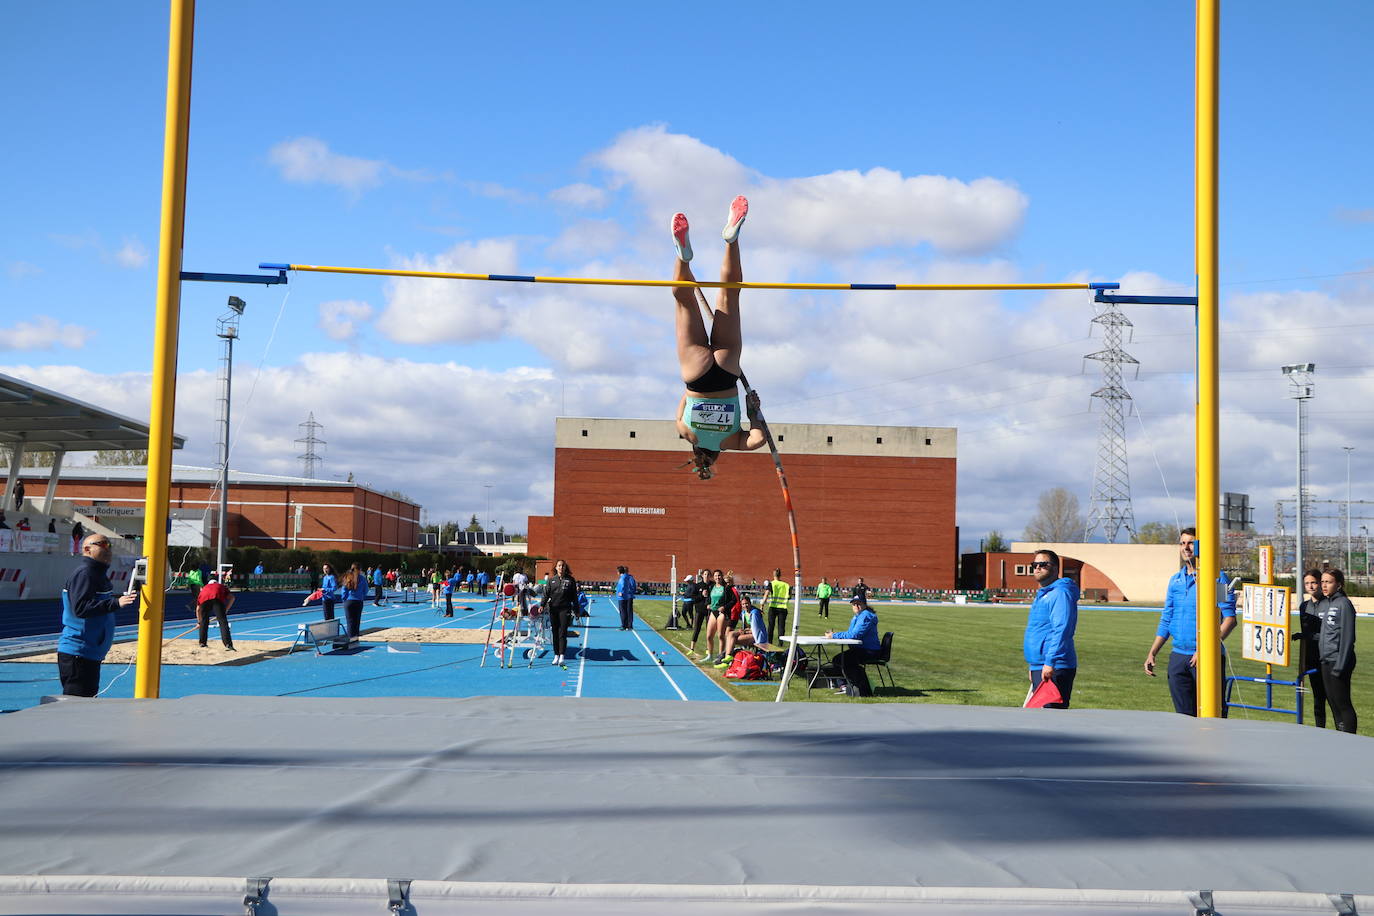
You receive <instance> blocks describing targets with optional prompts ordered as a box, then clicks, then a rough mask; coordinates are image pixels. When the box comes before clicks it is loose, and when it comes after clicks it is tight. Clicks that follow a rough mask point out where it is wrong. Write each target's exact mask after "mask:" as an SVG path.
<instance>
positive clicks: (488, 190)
mask: <svg viewBox="0 0 1374 916" xmlns="http://www.w3.org/2000/svg"><path fill="white" fill-rule="evenodd" d="M463 186H464V187H466V188H467V189H468V190H469V191H471V192H472V193H473V194H476V195H477V196H478V197H486V198H489V199H491V200H509V201H511V202H512V203H517V204H529V203H534V202H535V201H537V200H538V199H539V198H538V197H537V196H535V195H534V194H531V193H530V192H529V191H522V190H520V189H519V188H511V187H507V186H506V185H503V184H498V183H496V182H494V181H466V182H464V183H463Z"/></svg>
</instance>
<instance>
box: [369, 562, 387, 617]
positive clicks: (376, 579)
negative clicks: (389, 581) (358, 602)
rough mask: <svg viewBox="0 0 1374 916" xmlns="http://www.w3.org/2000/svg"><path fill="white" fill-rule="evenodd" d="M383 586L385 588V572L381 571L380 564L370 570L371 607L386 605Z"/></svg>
mask: <svg viewBox="0 0 1374 916" xmlns="http://www.w3.org/2000/svg"><path fill="white" fill-rule="evenodd" d="M385 588H386V574H385V573H383V572H382V568H381V567H380V566H378V567H376V568H375V569H373V570H372V591H373V595H372V606H373V607H385V606H386V593H385Z"/></svg>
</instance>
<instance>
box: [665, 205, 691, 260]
mask: <svg viewBox="0 0 1374 916" xmlns="http://www.w3.org/2000/svg"><path fill="white" fill-rule="evenodd" d="M669 227H670V228H671V229H672V231H673V246H674V247H675V248H677V256H678V260H681V261H690V260H692V243H691V241H690V240H689V239H688V238H687V214H686V213H674V214H673V219H672V222H671V223H669Z"/></svg>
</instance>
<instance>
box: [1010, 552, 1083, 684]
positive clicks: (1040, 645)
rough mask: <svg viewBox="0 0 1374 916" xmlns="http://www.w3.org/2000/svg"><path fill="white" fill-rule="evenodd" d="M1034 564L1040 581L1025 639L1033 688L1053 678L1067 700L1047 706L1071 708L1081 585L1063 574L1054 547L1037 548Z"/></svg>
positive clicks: (1036, 576) (1032, 571)
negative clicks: (1048, 548) (1046, 548)
mask: <svg viewBox="0 0 1374 916" xmlns="http://www.w3.org/2000/svg"><path fill="white" fill-rule="evenodd" d="M1030 566H1031V575H1033V576H1035V581H1036V582H1039V583H1040V589H1039V591H1037V592H1036V593H1035V600H1034V601H1032V602H1031V609H1030V616H1029V617H1028V618H1027V619H1026V634H1025V636H1024V637H1023V639H1022V641H1021V649H1022V651H1023V652H1024V653H1025V656H1026V664H1027V665H1028V666H1029V668H1030V682H1031V689H1032V690H1034V689H1035V688H1036V687H1039V686H1040V682H1041V681H1044V680H1048V681H1050V683H1052V684H1054V686H1055V687H1056V688H1058V690H1059V695H1060V696H1061V697H1063V698H1064V700H1063V702H1062V703H1046V704H1045V707H1046V708H1047V709H1068V708H1069V696H1070V695H1071V694H1072V693H1073V679H1074V677H1075V676H1076V675H1077V674H1078V655H1077V654H1076V653H1075V652H1074V650H1073V631H1074V630H1075V629H1076V628H1077V626H1078V584H1077V583H1076V582H1074V581H1073V580H1072V579H1070V578H1068V577H1067V576H1062V575H1060V573H1061V572H1063V563H1062V562H1061V561H1060V559H1059V554H1057V553H1055V552H1054V551H1053V550H1037V551H1036V552H1035V557H1034V558H1033V559H1032V560H1031V564H1030Z"/></svg>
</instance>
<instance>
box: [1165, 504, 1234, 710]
mask: <svg viewBox="0 0 1374 916" xmlns="http://www.w3.org/2000/svg"><path fill="white" fill-rule="evenodd" d="M1196 543H1197V531H1196V530H1195V529H1193V528H1184V529H1183V530H1182V531H1181V532H1179V535H1178V558H1179V564H1180V566H1181V568H1180V569H1179V571H1178V572H1176V573H1174V575H1173V577H1172V578H1170V579H1169V590H1168V592H1167V593H1166V594H1165V598H1164V610H1163V612H1161V613H1160V615H1159V628H1158V629H1157V630H1156V631H1155V641H1154V643H1152V644H1151V646H1150V651H1149V652H1148V653H1147V654H1146V656H1145V673H1146V674H1148V675H1149V676H1150V677H1154V676H1155V656H1156V655H1158V654H1159V650H1160V649H1162V648H1164V643H1166V642H1167V641H1169V640H1170V639H1172V640H1173V641H1174V648H1173V651H1172V652H1170V653H1169V696H1170V697H1171V698H1172V699H1173V701H1174V712H1177V713H1180V714H1182V715H1185V716H1196V715H1197V629H1198V613H1197V607H1198V598H1199V594H1198V587H1197V547H1196ZM1217 581H1218V582H1220V583H1221V584H1222V585H1225V584H1226V577H1225V575H1222V576H1219V577H1218V578H1217ZM1204 600H1205V601H1206V603H1207V604H1211V595H1208V596H1207V598H1206V599H1204ZM1217 608H1218V610H1220V611H1221V628H1220V631H1219V632H1220V638H1221V639H1223V640H1224V639H1225V638H1226V637H1227V635H1228V634H1230V632H1231V631H1232V630H1234V629H1235V628H1236V594H1235V592H1232V591H1230V590H1227V592H1226V597H1225V598H1224V599H1223V600H1222V601H1219V602H1217ZM1215 621H1216V618H1215V617H1212V618H1210V619H1209V620H1208V621H1206V622H1207V624H1208V625H1209V626H1211V625H1212V624H1213V623H1215ZM1221 661H1222V664H1223V665H1224V664H1225V662H1226V647H1225V646H1222V649H1221ZM1221 714H1222V716H1223V717H1224V716H1225V715H1226V706H1225V704H1223V705H1222V707H1221Z"/></svg>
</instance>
